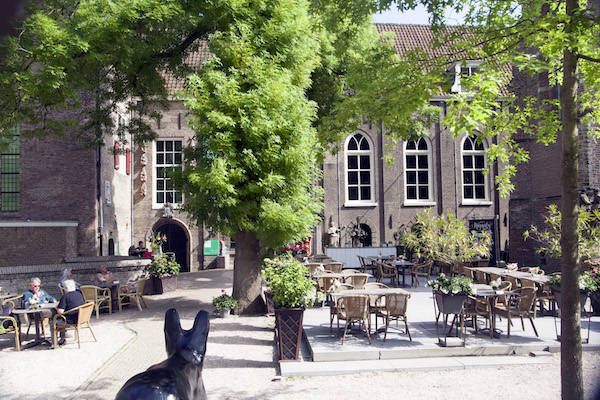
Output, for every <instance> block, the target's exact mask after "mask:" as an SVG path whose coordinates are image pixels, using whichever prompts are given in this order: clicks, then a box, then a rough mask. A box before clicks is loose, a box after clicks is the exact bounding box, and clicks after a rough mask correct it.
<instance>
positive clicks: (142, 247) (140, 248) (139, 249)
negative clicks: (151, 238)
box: [135, 240, 148, 257]
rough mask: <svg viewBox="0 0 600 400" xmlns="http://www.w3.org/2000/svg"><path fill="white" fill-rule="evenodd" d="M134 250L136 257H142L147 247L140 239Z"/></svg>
mask: <svg viewBox="0 0 600 400" xmlns="http://www.w3.org/2000/svg"><path fill="white" fill-rule="evenodd" d="M135 251H136V252H137V255H138V257H144V256H145V255H146V253H147V252H148V249H147V248H146V246H145V245H144V242H142V241H141V240H140V241H139V242H138V247H136V249H135Z"/></svg>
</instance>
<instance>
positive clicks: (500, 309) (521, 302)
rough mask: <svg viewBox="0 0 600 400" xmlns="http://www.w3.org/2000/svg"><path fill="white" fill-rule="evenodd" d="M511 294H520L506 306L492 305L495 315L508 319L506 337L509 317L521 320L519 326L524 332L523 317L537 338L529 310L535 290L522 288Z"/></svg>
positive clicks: (508, 333) (509, 322) (508, 331)
mask: <svg viewBox="0 0 600 400" xmlns="http://www.w3.org/2000/svg"><path fill="white" fill-rule="evenodd" d="M513 292H515V293H518V294H520V296H518V297H516V298H511V299H510V300H509V301H508V304H507V305H504V304H496V305H494V310H495V312H496V314H498V315H500V316H501V317H506V318H507V319H508V330H507V336H510V326H511V325H512V322H511V317H519V318H521V326H522V328H523V330H525V322H523V317H527V318H529V321H530V322H531V327H532V328H533V331H534V332H535V336H537V337H539V335H538V332H537V329H536V328H535V324H534V323H533V319H532V318H531V308H532V306H533V303H534V301H535V289H534V288H530V287H524V288H521V289H517V290H513Z"/></svg>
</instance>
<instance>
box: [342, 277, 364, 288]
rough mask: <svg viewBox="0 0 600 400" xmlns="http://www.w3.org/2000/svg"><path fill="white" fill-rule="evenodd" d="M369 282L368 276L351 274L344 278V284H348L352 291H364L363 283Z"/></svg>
mask: <svg viewBox="0 0 600 400" xmlns="http://www.w3.org/2000/svg"><path fill="white" fill-rule="evenodd" d="M368 280H369V275H368V274H352V275H350V276H348V277H346V283H349V284H350V285H352V286H353V287H354V289H364V288H365V283H367V281H368Z"/></svg>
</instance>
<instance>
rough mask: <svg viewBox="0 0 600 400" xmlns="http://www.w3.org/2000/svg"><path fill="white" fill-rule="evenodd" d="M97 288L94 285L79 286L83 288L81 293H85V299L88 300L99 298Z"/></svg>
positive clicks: (80, 288)
mask: <svg viewBox="0 0 600 400" xmlns="http://www.w3.org/2000/svg"><path fill="white" fill-rule="evenodd" d="M96 289H98V288H97V287H96V286H93V285H82V286H80V287H79V290H81V294H82V295H83V300H84V301H86V302H88V301H96V300H97V299H98V291H97V290H96Z"/></svg>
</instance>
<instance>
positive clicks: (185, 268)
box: [152, 218, 190, 272]
mask: <svg viewBox="0 0 600 400" xmlns="http://www.w3.org/2000/svg"><path fill="white" fill-rule="evenodd" d="M152 230H153V231H154V232H158V233H159V234H161V235H166V236H167V241H166V242H165V243H164V244H163V245H162V251H163V253H166V252H172V253H175V259H176V260H177V262H178V263H179V265H181V272H190V232H189V230H188V229H187V227H186V226H185V225H184V224H183V223H182V222H180V221H178V220H176V219H173V218H161V219H160V220H158V221H157V222H156V223H155V224H154V226H153V227H152Z"/></svg>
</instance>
